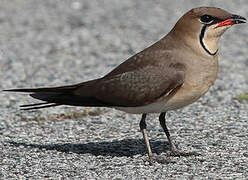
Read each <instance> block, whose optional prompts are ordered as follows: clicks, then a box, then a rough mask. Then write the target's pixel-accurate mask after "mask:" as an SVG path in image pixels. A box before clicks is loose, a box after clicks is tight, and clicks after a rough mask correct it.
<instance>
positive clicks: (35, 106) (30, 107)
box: [20, 103, 62, 110]
mask: <svg viewBox="0 0 248 180" xmlns="http://www.w3.org/2000/svg"><path fill="white" fill-rule="evenodd" d="M41 104H43V105H44V106H40V105H41ZM60 105H62V104H56V103H37V104H28V105H22V106H20V107H22V108H21V110H35V109H42V108H48V107H54V106H60Z"/></svg>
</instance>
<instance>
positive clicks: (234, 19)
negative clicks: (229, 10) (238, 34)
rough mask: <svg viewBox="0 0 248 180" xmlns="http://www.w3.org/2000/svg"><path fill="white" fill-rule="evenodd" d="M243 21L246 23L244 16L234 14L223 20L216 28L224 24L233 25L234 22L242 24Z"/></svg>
mask: <svg viewBox="0 0 248 180" xmlns="http://www.w3.org/2000/svg"><path fill="white" fill-rule="evenodd" d="M241 23H246V19H245V18H244V17H242V16H238V15H232V16H231V17H230V18H229V19H226V20H224V21H221V22H220V23H219V24H218V26H217V27H216V28H218V27H222V26H232V25H234V24H241Z"/></svg>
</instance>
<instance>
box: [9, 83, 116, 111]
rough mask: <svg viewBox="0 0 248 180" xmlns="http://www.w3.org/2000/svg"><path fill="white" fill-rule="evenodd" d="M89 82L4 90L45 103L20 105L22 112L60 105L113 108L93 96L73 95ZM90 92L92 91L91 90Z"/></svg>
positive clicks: (88, 90)
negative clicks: (23, 94) (25, 95)
mask: <svg viewBox="0 0 248 180" xmlns="http://www.w3.org/2000/svg"><path fill="white" fill-rule="evenodd" d="M89 83H91V82H86V83H83V84H82V83H81V84H77V85H72V86H61V87H53V88H35V89H9V90H4V91H8V92H25V93H31V94H30V96H31V97H33V98H35V99H39V100H42V101H45V102H42V103H36V104H28V105H22V106H21V108H22V110H33V109H41V108H47V107H54V106H60V105H71V106H88V107H103V106H113V105H111V104H109V103H106V102H103V101H100V100H99V99H96V98H95V97H94V96H91V95H89V93H87V94H86V95H85V96H84V94H82V95H80V96H79V95H77V94H76V93H74V92H75V91H76V90H77V89H78V88H80V89H82V87H83V86H84V85H86V86H87V85H89ZM89 88H90V87H89V86H88V87H87V92H90V89H89ZM91 91H92V90H91Z"/></svg>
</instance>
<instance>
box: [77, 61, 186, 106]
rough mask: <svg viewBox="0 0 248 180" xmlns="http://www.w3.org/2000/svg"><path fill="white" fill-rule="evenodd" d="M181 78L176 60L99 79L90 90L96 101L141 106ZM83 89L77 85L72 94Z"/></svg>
mask: <svg viewBox="0 0 248 180" xmlns="http://www.w3.org/2000/svg"><path fill="white" fill-rule="evenodd" d="M184 78H185V72H184V66H183V65H181V64H179V63H176V64H175V63H171V64H169V65H164V66H159V65H157V66H155V65H152V66H146V67H143V68H141V69H138V70H136V71H131V72H124V73H121V74H117V75H112V76H106V77H104V78H102V79H99V81H98V82H97V83H95V84H94V86H93V87H92V90H91V92H92V95H93V96H94V97H95V98H96V99H98V100H99V101H101V102H105V103H107V104H112V105H114V106H124V107H125V106H132V107H134V106H142V105H146V104H149V103H152V102H154V101H155V100H156V99H158V98H160V97H161V96H163V95H165V94H167V93H168V92H170V91H172V90H173V89H175V88H176V87H178V86H180V85H182V84H183V82H184ZM88 88H90V87H88ZM85 90H86V89H85V87H82V88H80V87H79V88H78V89H77V90H76V91H74V94H76V95H77V96H84V95H85ZM88 90H89V89H88Z"/></svg>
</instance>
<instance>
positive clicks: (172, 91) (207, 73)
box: [4, 7, 246, 163]
mask: <svg viewBox="0 0 248 180" xmlns="http://www.w3.org/2000/svg"><path fill="white" fill-rule="evenodd" d="M241 23H246V19H245V18H244V17H242V16H240V15H236V14H231V13H229V12H227V11H226V10H223V9H221V8H217V7H197V8H193V9H191V10H190V11H188V12H186V13H185V14H184V15H183V16H182V17H181V18H180V19H179V20H178V21H177V23H176V24H175V26H174V27H173V28H172V30H171V31H169V33H168V34H167V35H165V36H164V37H162V38H161V39H160V40H159V41H157V42H155V43H154V44H153V45H151V46H149V47H147V48H145V49H144V50H142V51H141V52H138V53H137V54H135V55H133V56H131V57H130V58H128V59H127V60H126V61H124V62H123V63H121V64H120V65H119V66H117V67H116V68H115V69H113V70H112V71H111V72H109V73H108V74H107V75H105V76H103V77H100V78H97V79H93V80H89V81H85V82H82V83H78V84H74V85H67V86H60V87H48V88H27V89H8V90H4V91H11V92H25V93H29V95H30V96H31V97H33V98H35V99H38V100H41V101H42V102H41V103H36V104H28V105H22V106H21V107H22V108H23V109H24V110H33V109H41V108H47V107H54V106H61V105H70V106H83V107H109V108H115V109H117V110H120V111H124V112H126V113H132V114H142V117H141V120H140V123H139V126H140V130H141V132H142V134H143V139H144V144H145V145H146V149H147V154H148V160H149V162H151V163H152V162H154V161H159V160H158V158H156V157H155V156H154V154H153V153H152V150H151V146H150V142H149V138H148V134H147V124H146V116H147V114H150V113H160V115H159V122H160V125H161V127H162V129H163V131H164V132H165V135H166V136H167V139H168V142H169V145H170V153H171V155H175V156H180V155H185V153H183V152H180V151H179V150H178V149H177V147H176V146H175V144H174V142H173V141H172V138H171V136H170V133H169V130H168V128H167V125H166V119H165V116H166V113H167V112H168V111H171V110H176V109H179V108H183V107H184V106H187V105H189V104H192V103H194V102H195V101H197V100H198V99H199V98H200V97H202V96H203V95H204V94H205V93H206V92H207V91H208V90H209V88H210V87H211V86H212V85H213V84H214V82H215V80H216V78H217V74H218V69H219V65H218V51H219V49H218V42H219V39H220V37H221V36H222V34H223V33H224V32H225V31H226V30H227V29H229V28H230V27H231V26H233V25H236V24H241Z"/></svg>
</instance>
